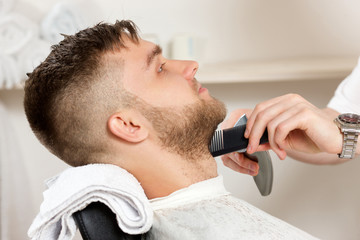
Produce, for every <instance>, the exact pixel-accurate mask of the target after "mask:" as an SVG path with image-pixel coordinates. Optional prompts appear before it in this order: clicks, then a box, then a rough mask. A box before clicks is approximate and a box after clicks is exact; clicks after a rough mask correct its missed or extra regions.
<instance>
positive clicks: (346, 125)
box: [334, 113, 360, 159]
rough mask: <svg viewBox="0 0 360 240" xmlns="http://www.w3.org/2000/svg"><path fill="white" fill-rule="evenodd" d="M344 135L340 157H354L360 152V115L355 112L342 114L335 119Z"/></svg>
mask: <svg viewBox="0 0 360 240" xmlns="http://www.w3.org/2000/svg"><path fill="white" fill-rule="evenodd" d="M334 122H335V124H336V125H337V126H338V128H339V129H340V131H341V133H342V135H343V142H342V150H341V153H340V154H339V157H340V158H345V159H352V158H354V157H355V155H357V154H358V153H359V150H360V149H359V142H358V136H359V133H360V115H357V114H353V113H345V114H340V115H339V116H338V117H337V118H335V120H334Z"/></svg>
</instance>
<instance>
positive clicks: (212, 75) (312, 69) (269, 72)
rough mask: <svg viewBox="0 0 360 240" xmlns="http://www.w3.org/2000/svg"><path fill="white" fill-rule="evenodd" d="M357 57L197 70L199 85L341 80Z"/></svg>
mask: <svg viewBox="0 0 360 240" xmlns="http://www.w3.org/2000/svg"><path fill="white" fill-rule="evenodd" d="M357 59H358V57H332V58H301V59H300V58H299V59H283V60H269V61H235V62H224V63H217V64H208V65H204V66H200V68H199V71H198V74H197V77H196V78H197V79H198V81H199V82H201V83H205V84H206V83H213V84H220V83H240V82H274V81H297V80H327V79H343V78H345V77H346V76H347V75H349V74H350V73H351V71H352V69H353V68H354V67H355V66H356V63H357Z"/></svg>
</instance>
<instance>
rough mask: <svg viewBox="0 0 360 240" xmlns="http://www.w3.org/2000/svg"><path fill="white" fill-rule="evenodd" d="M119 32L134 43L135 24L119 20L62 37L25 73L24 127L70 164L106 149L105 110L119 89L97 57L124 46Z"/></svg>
mask: <svg viewBox="0 0 360 240" xmlns="http://www.w3.org/2000/svg"><path fill="white" fill-rule="evenodd" d="M124 34H125V35H126V36H127V37H128V38H129V39H130V40H131V41H132V42H134V43H138V42H139V37H138V33H137V27H136V25H135V24H134V23H133V22H132V21H125V20H123V21H116V23H115V24H107V23H100V24H97V25H96V26H94V27H92V28H87V29H84V30H82V31H80V32H78V33H76V34H75V35H72V36H65V38H64V40H63V41H61V42H60V43H59V44H57V45H54V46H53V47H52V51H51V53H50V54H49V56H48V57H47V58H46V59H45V61H44V62H42V63H41V64H40V65H39V66H38V67H36V68H35V70H34V71H33V72H32V73H31V74H28V76H29V78H28V79H27V81H26V83H25V97H24V108H25V113H26V116H27V119H28V121H29V123H30V126H31V128H32V130H33V131H34V133H35V135H36V136H37V137H38V139H39V140H40V142H41V143H42V144H44V145H45V146H46V147H47V148H48V149H49V150H50V151H51V152H52V153H53V154H55V155H56V156H58V157H59V158H60V159H62V160H63V161H65V162H66V163H68V164H70V165H72V166H79V165H83V164H86V163H89V162H98V161H100V159H101V158H102V157H103V155H104V151H106V146H105V145H104V143H102V142H101V139H104V136H105V135H106V134H107V130H106V120H107V119H106V114H109V113H110V114H111V111H116V108H117V107H118V105H119V102H117V101H116V100H115V101H114V99H113V98H117V99H118V100H120V99H121V92H120V91H119V87H120V86H119V87H116V86H118V85H119V84H120V83H119V81H118V80H119V79H116V81H114V79H111V77H109V75H108V73H107V71H106V69H109V67H107V66H106V64H107V63H106V64H105V63H104V58H103V56H104V54H105V53H108V52H115V51H121V49H124V48H126V46H125V44H124V39H123V37H124ZM116 64H120V63H116ZM109 99H112V100H111V101H109ZM104 120H105V121H104ZM103 123H105V125H104V126H102V125H97V127H94V125H93V124H103Z"/></svg>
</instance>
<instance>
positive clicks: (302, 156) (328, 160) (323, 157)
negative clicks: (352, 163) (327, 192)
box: [287, 108, 360, 164]
mask: <svg viewBox="0 0 360 240" xmlns="http://www.w3.org/2000/svg"><path fill="white" fill-rule="evenodd" d="M322 111H323V113H325V114H326V116H328V118H329V120H331V121H332V120H333V119H335V118H336V117H337V116H338V115H339V112H337V111H335V110H333V109H331V108H324V109H322ZM339 131H340V130H339ZM341 148H342V146H339V149H341ZM340 151H341V150H340ZM340 151H339V153H340ZM287 155H288V156H290V157H291V158H294V159H296V160H299V161H302V162H306V163H312V164H339V163H344V162H347V161H348V159H342V158H339V157H338V155H337V154H332V153H326V152H323V153H317V154H308V153H303V152H299V151H294V150H288V151H287ZM359 155H360V141H358V142H357V146H356V157H357V156H359Z"/></svg>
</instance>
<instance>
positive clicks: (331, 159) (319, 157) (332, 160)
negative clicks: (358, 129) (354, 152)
mask: <svg viewBox="0 0 360 240" xmlns="http://www.w3.org/2000/svg"><path fill="white" fill-rule="evenodd" d="M287 154H288V156H289V157H291V158H293V159H296V160H298V161H301V162H305V163H311V164H316V165H332V164H340V163H344V162H347V161H348V160H349V159H343V158H339V157H338V155H337V154H330V153H317V154H310V153H302V152H297V151H288V152H287Z"/></svg>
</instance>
